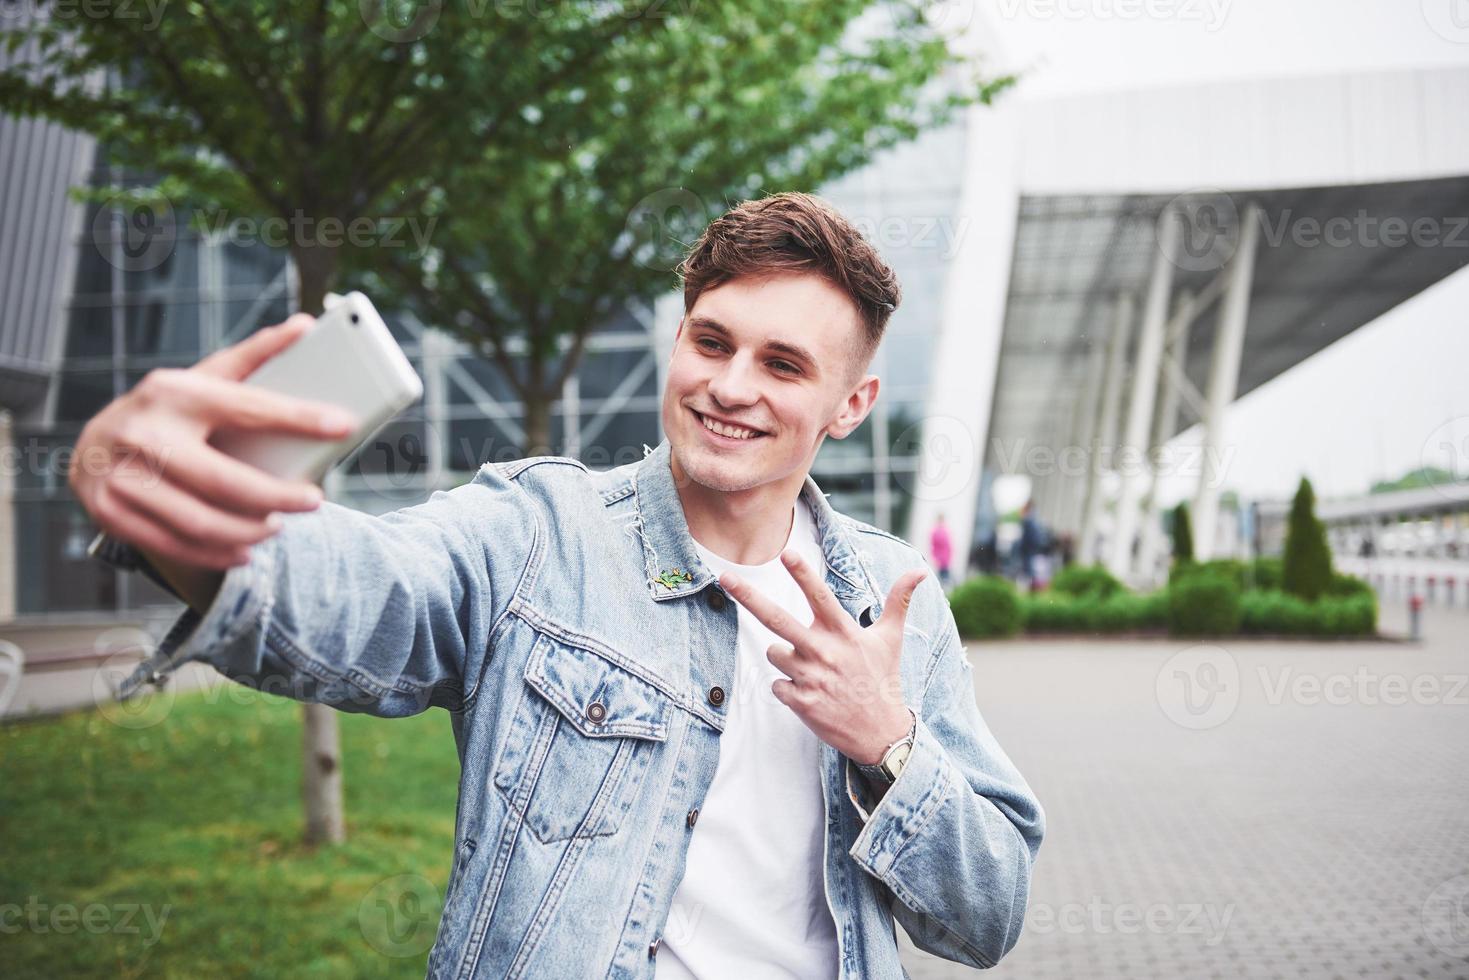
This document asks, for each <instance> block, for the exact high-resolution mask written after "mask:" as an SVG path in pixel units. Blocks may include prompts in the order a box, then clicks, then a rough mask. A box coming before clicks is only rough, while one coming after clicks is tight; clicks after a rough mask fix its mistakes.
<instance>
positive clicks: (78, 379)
mask: <svg viewBox="0 0 1469 980" xmlns="http://www.w3.org/2000/svg"><path fill="white" fill-rule="evenodd" d="M60 385H61V388H60V390H59V392H58V394H57V398H56V421H57V422H85V421H87V420H88V419H90V418H91V417H92V416H93V415H96V414H97V413H98V412H100V411H101V410H102V409H103V408H105V407H106V405H107V403H108V402H110V401H112V398H113V394H114V393H113V390H112V372H111V371H62V372H61V378H60Z"/></svg>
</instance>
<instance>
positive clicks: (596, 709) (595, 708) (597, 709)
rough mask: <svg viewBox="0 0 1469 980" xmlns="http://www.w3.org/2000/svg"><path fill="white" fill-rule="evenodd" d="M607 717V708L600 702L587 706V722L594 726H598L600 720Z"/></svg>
mask: <svg viewBox="0 0 1469 980" xmlns="http://www.w3.org/2000/svg"><path fill="white" fill-rule="evenodd" d="M606 717H607V706H606V705H604V704H603V703H602V702H601V701H593V702H592V703H591V704H589V705H587V720H588V721H590V722H591V723H592V724H594V725H600V724H601V723H602V719H603V718H606Z"/></svg>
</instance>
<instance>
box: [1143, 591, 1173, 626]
mask: <svg viewBox="0 0 1469 980" xmlns="http://www.w3.org/2000/svg"><path fill="white" fill-rule="evenodd" d="M1137 599H1138V603H1139V605H1140V607H1141V608H1140V609H1139V610H1138V623H1139V625H1140V626H1141V627H1142V628H1143V629H1163V628H1164V627H1165V626H1167V625H1168V590H1167V589H1159V590H1158V591H1157V592H1149V593H1148V594H1147V595H1140V596H1138V597H1137Z"/></svg>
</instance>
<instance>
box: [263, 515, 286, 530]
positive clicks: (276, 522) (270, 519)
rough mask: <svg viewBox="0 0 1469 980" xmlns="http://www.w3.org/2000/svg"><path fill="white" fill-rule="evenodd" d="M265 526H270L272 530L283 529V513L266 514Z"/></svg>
mask: <svg viewBox="0 0 1469 980" xmlns="http://www.w3.org/2000/svg"><path fill="white" fill-rule="evenodd" d="M265 526H266V527H268V528H270V529H271V530H272V531H279V530H280V529H281V527H282V526H283V522H282V521H281V515H279V514H268V515H266V518H265Z"/></svg>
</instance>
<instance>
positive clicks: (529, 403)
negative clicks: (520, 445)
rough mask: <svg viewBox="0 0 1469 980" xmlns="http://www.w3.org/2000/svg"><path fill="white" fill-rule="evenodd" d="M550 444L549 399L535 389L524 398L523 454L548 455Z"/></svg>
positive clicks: (551, 452)
mask: <svg viewBox="0 0 1469 980" xmlns="http://www.w3.org/2000/svg"><path fill="white" fill-rule="evenodd" d="M554 453H555V449H554V448H552V446H551V399H550V398H547V397H546V396H545V395H544V394H543V393H541V392H539V391H536V392H533V393H531V394H530V395H529V397H527V398H526V400H525V455H527V456H549V455H553V454H554Z"/></svg>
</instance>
